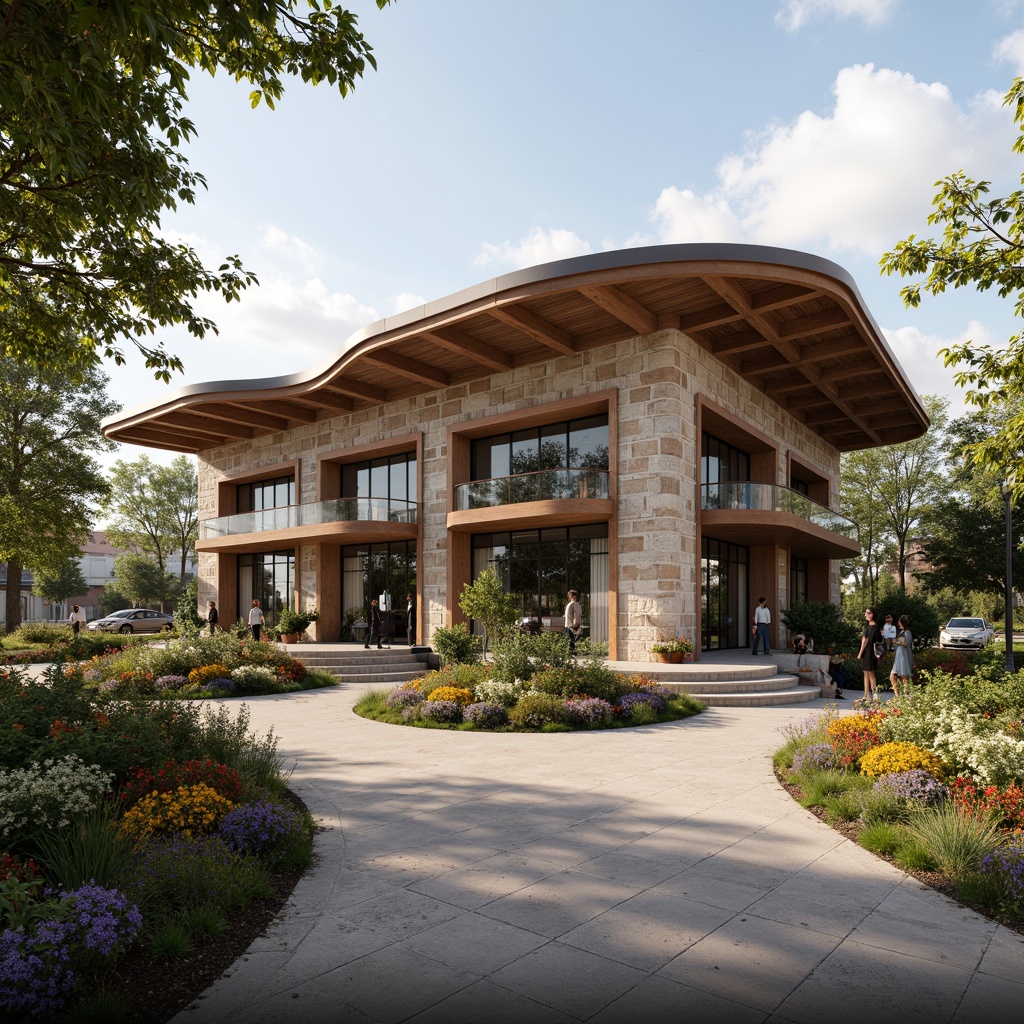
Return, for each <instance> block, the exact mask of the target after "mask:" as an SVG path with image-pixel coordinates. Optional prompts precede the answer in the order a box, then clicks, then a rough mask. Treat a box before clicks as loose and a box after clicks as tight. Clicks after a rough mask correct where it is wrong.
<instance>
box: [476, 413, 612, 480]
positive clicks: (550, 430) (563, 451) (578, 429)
mask: <svg viewBox="0 0 1024 1024" xmlns="http://www.w3.org/2000/svg"><path fill="white" fill-rule="evenodd" d="M470 451H471V455H470V458H471V465H470V473H471V478H472V479H473V480H493V479H496V478H499V477H506V476H518V475H519V474H521V473H535V472H537V471H538V470H542V469H600V470H605V471H607V469H608V416H607V414H604V415H601V416H588V417H586V418H585V419H579V420H568V421H566V422H564V423H554V424H550V425H549V426H546V427H533V428H531V429H529V430H517V431H515V432H514V433H508V434H496V435H494V436H493V437H480V438H476V439H475V440H474V441H473V443H472V446H471V450H470Z"/></svg>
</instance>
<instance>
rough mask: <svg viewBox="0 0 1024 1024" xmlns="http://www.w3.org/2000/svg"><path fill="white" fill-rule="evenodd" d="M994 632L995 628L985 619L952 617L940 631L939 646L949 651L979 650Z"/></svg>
mask: <svg viewBox="0 0 1024 1024" xmlns="http://www.w3.org/2000/svg"><path fill="white" fill-rule="evenodd" d="M994 634H995V630H994V629H993V628H992V627H991V626H990V625H989V624H988V623H987V622H986V621H985V620H984V619H974V618H956V619H950V620H949V622H947V623H946V625H945V626H943V627H942V630H941V631H940V633H939V647H940V648H942V649H943V650H947V651H948V650H973V651H978V650H981V648H982V647H984V646H985V644H987V643H988V642H989V641H990V640H991V639H992V637H993V635H994Z"/></svg>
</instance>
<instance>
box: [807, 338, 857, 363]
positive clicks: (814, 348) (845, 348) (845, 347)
mask: <svg viewBox="0 0 1024 1024" xmlns="http://www.w3.org/2000/svg"><path fill="white" fill-rule="evenodd" d="M863 348H864V341H863V339H862V338H861V337H860V335H859V334H854V335H850V336H849V337H846V338H837V339H836V340H835V341H821V342H818V343H816V344H810V345H801V346H800V358H801V359H803V360H806V361H807V362H810V363H819V362H821V361H823V360H825V359H835V358H836V357H837V356H848V355H852V354H853V352H855V351H857V350H858V349H863Z"/></svg>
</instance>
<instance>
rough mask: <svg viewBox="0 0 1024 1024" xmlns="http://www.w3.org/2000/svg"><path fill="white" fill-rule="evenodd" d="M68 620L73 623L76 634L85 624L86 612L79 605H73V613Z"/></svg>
mask: <svg viewBox="0 0 1024 1024" xmlns="http://www.w3.org/2000/svg"><path fill="white" fill-rule="evenodd" d="M68 622H70V623H71V629H72V630H73V631H74V634H75V636H78V634H79V633H80V632H81V629H82V626H84V625H85V612H83V611H82V609H81V608H79V607H78V605H77V604H73V605H72V606H71V614H70V615H69V616H68Z"/></svg>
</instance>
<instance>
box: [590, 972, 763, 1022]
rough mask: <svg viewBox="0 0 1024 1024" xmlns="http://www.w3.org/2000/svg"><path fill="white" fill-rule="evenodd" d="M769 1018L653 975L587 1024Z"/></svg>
mask: <svg viewBox="0 0 1024 1024" xmlns="http://www.w3.org/2000/svg"><path fill="white" fill-rule="evenodd" d="M767 1017H768V1015H767V1014H766V1013H765V1012H764V1011H763V1010H756V1009H754V1008H753V1007H750V1006H743V1005H741V1004H740V1003H734V1002H733V1001H732V1000H731V999H723V998H722V997H721V996H716V995H713V994H712V993H710V992H702V991H701V990H700V989H696V988H689V987H688V986H686V985H680V984H678V983H677V982H674V981H670V980H669V979H668V978H662V977H660V976H659V975H653V976H651V977H649V978H645V979H644V980H643V981H641V982H640V984H639V985H637V986H636V988H633V989H630V990H629V991H628V992H627V993H626V994H625V995H623V996H620V997H619V998H618V999H616V1000H615V1002H614V1003H610V1004H609V1005H608V1006H606V1007H605V1008H604V1009H603V1010H601V1011H600V1012H599V1013H596V1014H594V1016H593V1017H591V1018H590V1020H589V1021H588V1022H587V1024H637V1022H639V1021H642V1022H645V1024H680V1022H682V1021H694V1022H699V1024H761V1022H763V1021H765V1020H766V1019H767Z"/></svg>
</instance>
